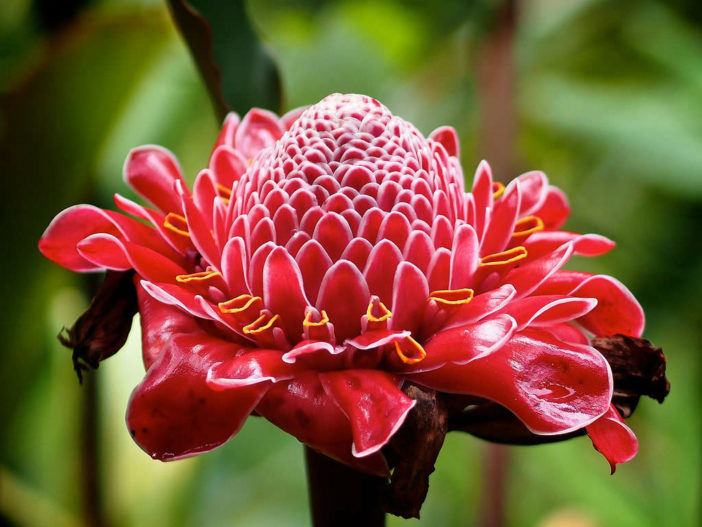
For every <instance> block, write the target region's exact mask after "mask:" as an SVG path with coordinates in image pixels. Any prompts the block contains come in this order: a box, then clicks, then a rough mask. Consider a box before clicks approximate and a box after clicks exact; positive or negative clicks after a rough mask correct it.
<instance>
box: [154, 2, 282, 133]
mask: <svg viewBox="0 0 702 527" xmlns="http://www.w3.org/2000/svg"><path fill="white" fill-rule="evenodd" d="M168 3H169V5H170V7H171V12H172V13H173V18H174V19H175V21H176V23H177V24H178V27H179V28H180V31H181V32H182V34H183V36H184V37H185V40H186V42H187V44H188V46H189V47H190V51H191V52H192V55H193V58H194V59H195V62H196V64H197V67H198V69H199V70H200V74H201V75H202V77H203V79H204V81H205V84H206V85H207V89H208V91H209V93H210V96H211V98H212V102H213V104H214V106H215V111H216V113H217V117H218V119H219V120H220V121H221V120H223V119H224V116H225V115H226V113H227V112H228V111H230V110H234V111H236V112H238V113H240V114H244V113H245V112H247V111H248V110H249V109H250V108H253V107H254V106H257V107H261V108H268V109H270V110H274V111H279V110H280V106H281V89H280V78H279V76H278V70H277V69H276V67H275V64H274V63H273V60H272V59H271V57H270V55H269V54H268V52H267V51H266V49H265V48H264V46H263V44H262V43H261V41H260V40H258V38H257V36H256V34H255V32H254V30H253V28H252V26H251V24H250V23H249V19H248V16H247V14H246V6H245V2H244V1H243V0H232V1H227V2H222V1H218V0H189V1H186V0H169V2H168Z"/></svg>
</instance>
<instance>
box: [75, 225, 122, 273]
mask: <svg viewBox="0 0 702 527" xmlns="http://www.w3.org/2000/svg"><path fill="white" fill-rule="evenodd" d="M76 248H77V249H78V253H79V254H80V255H81V256H82V257H83V258H85V259H86V260H88V261H89V262H91V263H93V264H95V265H96V266H98V267H100V268H106V269H116V270H120V271H125V270H127V269H131V268H132V264H131V262H130V261H129V258H128V257H127V254H126V252H125V249H124V245H123V244H122V242H120V241H119V239H117V238H116V237H114V236H112V235H111V234H102V233H98V234H93V235H91V236H88V237H87V238H85V239H83V240H82V241H80V242H79V243H78V245H77V246H76Z"/></svg>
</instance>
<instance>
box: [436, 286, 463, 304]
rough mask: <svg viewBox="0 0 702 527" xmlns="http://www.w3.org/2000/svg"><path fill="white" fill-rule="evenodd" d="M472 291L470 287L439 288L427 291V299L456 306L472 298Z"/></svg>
mask: <svg viewBox="0 0 702 527" xmlns="http://www.w3.org/2000/svg"><path fill="white" fill-rule="evenodd" d="M473 294H474V291H473V290H472V289H468V288H465V289H441V290H439V291H432V292H431V293H429V300H435V301H436V302H439V303H440V304H447V305H451V306H457V305H460V304H467V303H468V302H470V301H471V300H473Z"/></svg>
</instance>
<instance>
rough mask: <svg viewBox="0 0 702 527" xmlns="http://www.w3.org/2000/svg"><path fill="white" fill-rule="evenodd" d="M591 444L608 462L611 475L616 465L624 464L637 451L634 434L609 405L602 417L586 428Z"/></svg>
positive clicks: (637, 446)
mask: <svg viewBox="0 0 702 527" xmlns="http://www.w3.org/2000/svg"><path fill="white" fill-rule="evenodd" d="M587 434H588V435H589V436H590V439H592V444H593V445H594V446H595V448H596V449H597V450H598V452H600V453H601V454H602V455H603V456H604V457H605V458H606V459H607V461H608V462H609V466H610V468H611V469H612V474H614V471H615V470H616V469H617V464H618V463H626V462H627V461H629V460H630V459H632V458H633V457H634V456H635V455H636V452H637V451H638V450H639V442H638V440H637V439H636V436H635V435H634V432H632V431H631V429H630V428H629V427H628V426H626V425H625V424H624V421H623V420H622V418H621V416H620V415H619V412H617V409H616V408H615V407H614V406H613V405H611V404H610V406H609V410H607V413H605V414H604V415H603V416H602V417H600V418H599V419H597V420H596V421H595V422H593V423H592V424H590V425H589V426H588V427H587Z"/></svg>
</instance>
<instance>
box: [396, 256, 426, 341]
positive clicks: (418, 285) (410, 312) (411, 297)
mask: <svg viewBox="0 0 702 527" xmlns="http://www.w3.org/2000/svg"><path fill="white" fill-rule="evenodd" d="M428 297H429V285H428V284H427V279H426V278H425V277H424V274H423V273H422V272H421V271H420V270H419V269H417V267H415V266H414V265H412V264H411V263H409V262H402V263H401V264H400V265H399V267H398V268H397V272H396V273H395V280H394V285H393V293H392V318H391V319H390V324H391V327H392V329H395V330H403V329H406V330H409V331H411V332H412V333H414V334H415V335H416V334H417V333H418V331H419V327H420V325H421V324H422V320H423V319H424V309H425V308H426V305H427V298H428Z"/></svg>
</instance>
